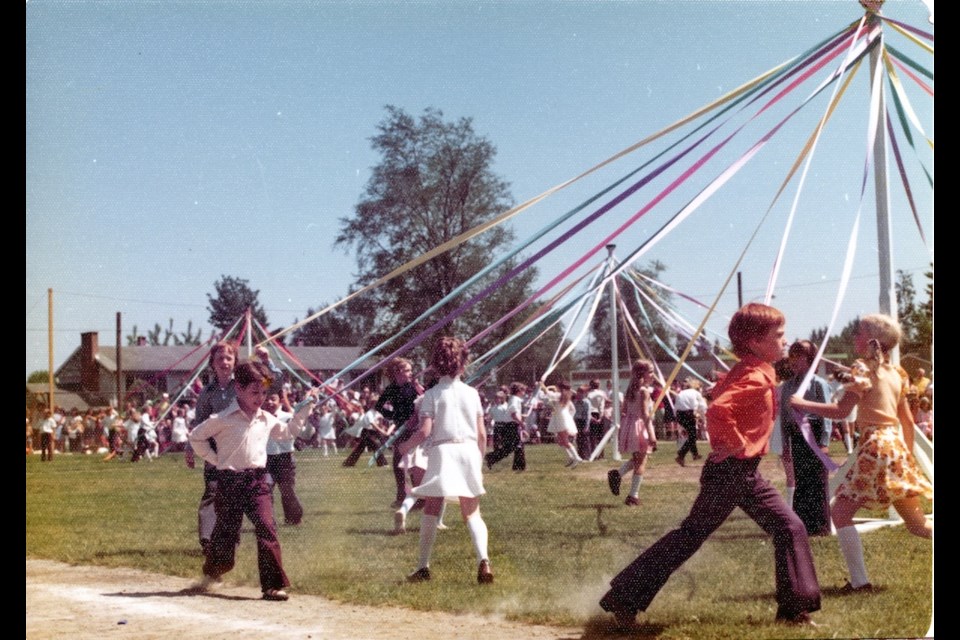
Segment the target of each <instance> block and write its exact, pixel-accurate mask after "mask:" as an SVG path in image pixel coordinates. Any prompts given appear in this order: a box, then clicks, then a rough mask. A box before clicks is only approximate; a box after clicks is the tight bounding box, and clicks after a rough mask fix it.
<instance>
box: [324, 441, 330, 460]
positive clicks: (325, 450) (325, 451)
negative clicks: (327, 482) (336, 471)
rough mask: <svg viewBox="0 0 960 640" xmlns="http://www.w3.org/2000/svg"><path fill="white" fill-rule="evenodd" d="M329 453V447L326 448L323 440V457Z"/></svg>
mask: <svg viewBox="0 0 960 640" xmlns="http://www.w3.org/2000/svg"><path fill="white" fill-rule="evenodd" d="M329 455H330V449H328V448H327V443H326V442H324V443H323V456H324V457H327V456H329Z"/></svg>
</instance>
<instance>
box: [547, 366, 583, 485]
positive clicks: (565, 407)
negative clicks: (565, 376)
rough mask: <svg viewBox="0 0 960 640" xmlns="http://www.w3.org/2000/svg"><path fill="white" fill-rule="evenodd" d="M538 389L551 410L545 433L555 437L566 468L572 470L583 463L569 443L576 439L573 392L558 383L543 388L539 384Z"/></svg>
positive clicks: (574, 447) (575, 449)
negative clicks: (564, 456) (542, 393)
mask: <svg viewBox="0 0 960 640" xmlns="http://www.w3.org/2000/svg"><path fill="white" fill-rule="evenodd" d="M540 387H541V389H543V391H544V393H546V395H547V401H548V402H549V403H550V409H551V414H550V422H549V424H547V432H548V433H552V434H554V435H555V436H556V438H557V444H558V445H560V448H561V449H563V450H564V451H565V452H566V454H567V459H568V460H569V461H568V462H567V466H568V467H570V468H573V467H575V466H577V465H578V464H580V463H581V462H583V458H581V457H580V454H579V453H577V447H576V445H575V444H573V442H572V441H571V438H576V437H577V423H576V422H574V421H573V414H574V412H575V408H574V406H573V402H572V398H573V391H571V389H570V385H569V384H567V383H566V382H559V383H557V386H555V387H553V386H550V387H544V386H543V384H542V383H541V385H540Z"/></svg>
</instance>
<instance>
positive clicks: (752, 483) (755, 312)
mask: <svg viewBox="0 0 960 640" xmlns="http://www.w3.org/2000/svg"><path fill="white" fill-rule="evenodd" d="M784 323H785V320H784V317H783V314H782V313H781V312H780V311H778V310H777V309H774V308H773V307H768V306H767V305H763V304H757V303H751V304H748V305H746V306H744V307H743V308H742V309H740V310H739V311H737V313H736V314H734V316H733V319H731V321H730V327H729V329H728V333H729V336H730V341H731V342H732V343H733V350H734V353H736V354H737V355H738V356H739V357H740V362H738V363H737V365H736V366H734V367H733V369H731V370H730V372H729V373H728V374H727V375H726V377H725V378H724V379H723V381H722V382H721V383H719V384H718V385H717V386H716V388H715V389H714V392H713V398H714V400H713V403H712V404H711V405H710V408H709V409H708V410H707V429H708V431H709V434H710V444H711V446H712V448H713V451H712V453H711V454H710V456H709V457H708V458H707V462H706V464H705V465H704V466H703V472H702V474H701V476H700V494H699V495H698V496H697V499H696V500H695V501H694V503H693V507H691V509H690V515H688V516H687V518H686V519H685V520H684V521H683V522H682V523H681V524H680V527H679V528H677V529H674V530H673V531H671V532H670V533H668V534H667V535H665V536H664V537H662V538H661V539H660V540H659V541H657V542H656V543H654V544H653V546H651V547H649V548H648V549H647V550H646V551H645V552H644V553H643V554H641V555H640V557H638V558H637V559H636V560H634V561H633V562H632V563H631V564H630V565H628V566H627V568H626V569H624V570H623V571H621V572H620V574H619V575H617V576H616V577H615V578H614V579H613V580H611V581H610V586H611V589H610V591H608V592H607V594H606V595H604V597H603V599H602V600H600V606H601V607H602V608H603V609H604V610H605V611H609V612H611V613H613V614H614V616H615V617H616V620H617V623H618V625H620V626H621V627H629V626H632V625H633V624H634V618H635V617H636V614H637V612H638V611H645V610H646V608H647V606H649V604H650V602H651V601H652V600H653V598H654V596H656V595H657V593H658V592H659V591H660V589H661V588H662V587H663V585H664V584H666V582H667V579H668V578H669V577H670V575H671V574H672V573H673V572H674V571H676V570H677V569H679V568H680V566H681V565H683V563H684V562H686V561H687V560H688V559H689V558H690V557H691V556H692V555H693V554H694V553H696V552H697V550H698V549H699V548H700V546H701V545H702V544H703V543H704V542H705V541H706V540H707V538H708V537H710V535H711V534H712V533H713V532H714V531H716V530H717V528H719V527H720V525H721V524H723V522H724V520H726V519H727V517H728V516H729V515H730V514H731V513H732V512H733V510H734V509H735V508H736V507H740V508H741V509H743V511H744V512H746V514H747V515H748V516H750V517H751V518H752V519H753V520H754V522H756V523H757V524H758V525H760V527H761V528H762V529H763V530H764V531H765V532H767V533H768V534H769V535H770V536H771V537H772V538H773V546H774V558H775V561H776V583H777V596H776V597H777V605H778V607H777V615H776V620H777V621H778V622H783V623H788V624H812V623H811V621H810V616H809V614H810V612H812V611H817V610H818V609H819V608H820V585H819V583H818V582H817V574H816V570H815V569H814V566H813V555H812V554H811V552H810V542H809V539H808V538H807V531H806V528H805V527H804V525H803V522H801V521H800V519H799V518H798V517H797V515H796V514H795V513H794V512H793V511H792V510H791V509H790V507H788V506H787V505H786V503H784V501H783V498H781V497H780V493H779V492H778V491H777V490H776V489H774V488H773V486H771V485H770V483H769V482H767V480H765V479H764V478H763V477H762V476H761V475H760V473H759V471H758V469H757V467H758V466H759V464H760V459H761V457H762V456H763V455H764V454H765V453H766V452H767V442H768V441H769V439H770V433H771V431H772V429H773V417H774V415H775V406H774V405H775V402H776V400H775V398H776V384H777V382H776V376H775V374H774V371H773V367H772V366H771V364H772V363H773V362H775V361H777V360H779V359H780V358H782V357H783V352H784V348H785V347H786V341H785V340H784V337H783V336H784Z"/></svg>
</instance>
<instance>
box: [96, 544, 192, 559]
mask: <svg viewBox="0 0 960 640" xmlns="http://www.w3.org/2000/svg"><path fill="white" fill-rule="evenodd" d="M131 556H132V557H135V558H147V557H155V556H171V557H175V558H183V557H187V558H191V557H192V558H202V557H204V556H203V552H202V551H201V550H200V548H199V547H198V548H196V549H184V548H183V547H174V548H172V549H114V550H113V551H97V552H95V553H94V554H93V557H94V558H127V557H131Z"/></svg>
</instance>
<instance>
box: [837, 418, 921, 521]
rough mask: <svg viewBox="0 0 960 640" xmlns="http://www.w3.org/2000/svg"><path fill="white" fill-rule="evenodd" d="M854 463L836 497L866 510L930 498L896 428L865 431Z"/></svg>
mask: <svg viewBox="0 0 960 640" xmlns="http://www.w3.org/2000/svg"><path fill="white" fill-rule="evenodd" d="M854 455H855V456H856V462H854V464H853V466H852V467H851V468H850V469H849V470H848V471H847V474H846V476H844V479H843V482H842V483H841V484H840V486H839V487H837V493H836V495H837V497H838V498H847V499H849V500H853V501H855V502H861V503H862V504H863V506H865V507H867V508H868V509H876V508H879V507H887V506H889V505H890V504H891V503H892V502H895V501H897V500H901V499H903V498H914V497H917V496H925V497H927V498H932V497H933V487H932V486H930V482H929V481H928V480H927V478H926V476H924V475H923V472H922V471H920V468H919V467H918V466H917V463H916V462H915V461H914V459H913V455H912V454H911V453H909V452H908V451H907V445H906V444H905V443H904V441H903V437H901V435H900V427H899V426H898V425H891V426H879V427H866V428H865V429H864V430H863V432H862V434H861V440H860V444H859V445H857V449H856V451H854Z"/></svg>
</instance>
